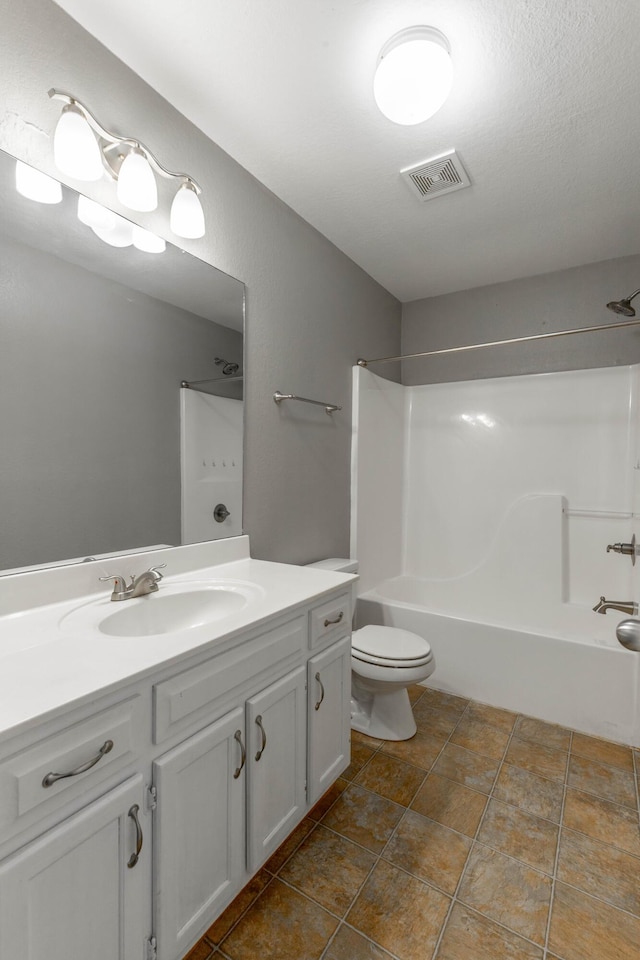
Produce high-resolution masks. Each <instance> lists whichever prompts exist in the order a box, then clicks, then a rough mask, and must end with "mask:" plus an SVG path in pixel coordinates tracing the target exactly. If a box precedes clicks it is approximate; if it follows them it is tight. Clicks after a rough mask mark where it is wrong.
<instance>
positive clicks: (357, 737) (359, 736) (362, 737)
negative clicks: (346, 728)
mask: <svg viewBox="0 0 640 960" xmlns="http://www.w3.org/2000/svg"><path fill="white" fill-rule="evenodd" d="M351 743H361V744H362V745H363V746H365V747H371V748H372V749H373V750H376V749H377V748H378V747H381V746H382V744H383V743H384V740H378V738H377V737H368V736H367V734H366V733H360V731H359V730H352V731H351Z"/></svg>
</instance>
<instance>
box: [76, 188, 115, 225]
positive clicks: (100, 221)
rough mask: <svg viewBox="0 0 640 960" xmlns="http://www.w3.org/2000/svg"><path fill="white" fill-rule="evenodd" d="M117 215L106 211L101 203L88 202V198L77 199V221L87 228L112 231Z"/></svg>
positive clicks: (80, 197)
mask: <svg viewBox="0 0 640 960" xmlns="http://www.w3.org/2000/svg"><path fill="white" fill-rule="evenodd" d="M116 217H117V214H116V213H114V212H113V210H108V209H107V208H106V207H103V206H102V204H101V203H96V201H95V200H90V199H89V197H83V196H82V194H80V196H79V197H78V220H79V221H80V223H84V224H85V226H87V227H97V228H98V230H113V228H114V227H115V225H116Z"/></svg>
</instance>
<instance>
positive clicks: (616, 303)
mask: <svg viewBox="0 0 640 960" xmlns="http://www.w3.org/2000/svg"><path fill="white" fill-rule="evenodd" d="M639 293H640V287H639V288H638V289H637V290H635V291H634V292H633V293H632V294H631V296H630V297H626V298H625V299H624V300H612V301H611V303H608V304H607V310H613V312H614V313H618V314H620V315H621V316H623V317H635V315H636V312H635V310H634V309H633V307H632V306H631V301H632V300H633V298H634V297H637V296H638V294H639Z"/></svg>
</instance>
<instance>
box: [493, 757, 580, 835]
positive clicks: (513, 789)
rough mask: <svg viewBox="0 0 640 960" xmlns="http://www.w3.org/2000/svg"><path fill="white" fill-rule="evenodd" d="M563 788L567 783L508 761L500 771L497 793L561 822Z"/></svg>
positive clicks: (498, 796) (508, 801)
mask: <svg viewBox="0 0 640 960" xmlns="http://www.w3.org/2000/svg"><path fill="white" fill-rule="evenodd" d="M563 791H564V788H563V785H562V784H561V783H558V781H556V780H546V779H545V778H543V777H539V776H538V775H537V774H536V773H530V772H529V771H528V770H524V769H523V768H522V767H514V766H513V765H512V764H510V763H505V764H503V767H502V769H501V771H500V773H499V774H498V779H497V781H496V785H495V787H494V789H493V796H494V797H496V798H497V799H498V800H504V801H505V802H506V803H512V804H513V805H514V806H516V807H520V809H521V810H525V811H526V812H527V813H531V814H533V816H534V817H544V819H545V820H553V821H555V822H556V823H558V822H559V821H560V815H561V813H562V794H563Z"/></svg>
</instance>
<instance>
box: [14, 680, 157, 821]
mask: <svg viewBox="0 0 640 960" xmlns="http://www.w3.org/2000/svg"><path fill="white" fill-rule="evenodd" d="M143 729H144V701H143V698H142V697H140V696H134V697H131V698H130V699H128V700H124V701H122V702H120V703H118V704H116V705H115V706H113V707H110V708H109V709H108V710H104V711H103V712H101V713H97V714H93V715H92V716H90V717H88V718H86V719H84V720H81V721H78V722H76V723H74V724H72V725H70V726H68V727H65V728H64V729H63V730H60V731H59V732H58V733H56V734H54V735H53V736H51V737H47V738H45V739H42V740H40V741H38V743H36V744H34V745H33V746H29V747H27V748H26V749H23V750H21V751H20V752H19V753H16V754H14V756H11V757H8V758H7V759H6V760H4V761H2V763H0V827H4V826H6V825H9V824H16V823H20V821H22V820H24V821H27V820H33V816H31V817H30V816H29V814H31V813H32V811H37V812H38V815H39V813H40V812H41V813H42V815H43V816H45V815H47V814H48V812H49V810H54V809H55V808H56V806H60V805H62V804H66V803H68V802H70V801H72V800H73V799H74V797H76V796H79V795H82V794H85V793H86V792H87V790H90V789H91V788H92V787H93V786H94V785H95V784H99V783H100V782H102V781H103V780H105V779H106V778H107V777H110V776H111V775H112V774H114V773H115V772H117V771H118V770H119V769H121V768H123V767H125V766H127V765H128V764H130V763H132V762H134V761H135V760H136V758H137V756H138V753H139V749H138V738H139V736H140V732H141V731H142V730H143Z"/></svg>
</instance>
